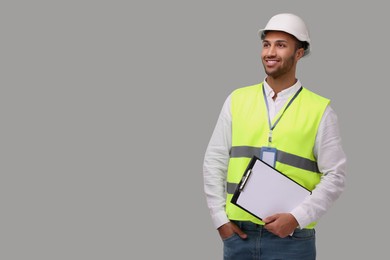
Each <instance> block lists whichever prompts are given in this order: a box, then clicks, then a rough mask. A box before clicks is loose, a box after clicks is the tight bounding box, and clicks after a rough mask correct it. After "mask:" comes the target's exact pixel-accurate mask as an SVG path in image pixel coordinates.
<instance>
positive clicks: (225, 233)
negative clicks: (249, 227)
mask: <svg viewBox="0 0 390 260" xmlns="http://www.w3.org/2000/svg"><path fill="white" fill-rule="evenodd" d="M218 232H219V236H220V237H221V239H222V240H224V239H226V238H228V237H231V236H232V235H233V234H234V233H236V234H237V235H239V236H240V237H241V238H242V239H246V238H247V235H246V234H245V233H244V232H243V231H242V230H241V229H240V228H239V227H237V225H236V224H234V223H232V222H228V223H226V224H223V225H222V226H220V227H219V228H218Z"/></svg>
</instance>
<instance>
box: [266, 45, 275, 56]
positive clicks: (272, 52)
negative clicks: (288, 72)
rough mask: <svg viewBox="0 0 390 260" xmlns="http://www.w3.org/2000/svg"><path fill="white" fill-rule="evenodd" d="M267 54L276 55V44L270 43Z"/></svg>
mask: <svg viewBox="0 0 390 260" xmlns="http://www.w3.org/2000/svg"><path fill="white" fill-rule="evenodd" d="M266 54H267V56H271V57H273V56H275V55H276V48H275V46H274V45H270V46H269V47H268V48H267V51H266Z"/></svg>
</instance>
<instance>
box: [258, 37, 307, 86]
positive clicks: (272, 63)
mask: <svg viewBox="0 0 390 260" xmlns="http://www.w3.org/2000/svg"><path fill="white" fill-rule="evenodd" d="M296 43H297V42H296V39H295V38H294V37H293V36H291V35H290V34H288V33H285V32H280V31H269V32H267V34H266V35H265V37H264V40H263V48H262V51H261V59H262V62H263V66H264V70H265V73H266V74H267V75H268V76H270V77H273V78H275V79H276V78H279V77H281V76H286V75H290V76H292V77H295V66H296V63H297V61H298V60H299V59H300V58H301V57H302V55H303V49H299V51H297V50H296ZM301 52H302V54H300V53H301Z"/></svg>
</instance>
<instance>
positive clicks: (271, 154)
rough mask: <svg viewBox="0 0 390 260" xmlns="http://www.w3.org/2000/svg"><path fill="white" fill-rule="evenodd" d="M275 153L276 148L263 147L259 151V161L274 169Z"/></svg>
mask: <svg viewBox="0 0 390 260" xmlns="http://www.w3.org/2000/svg"><path fill="white" fill-rule="evenodd" d="M276 152H277V150H276V148H273V147H266V146H263V147H261V150H260V159H261V160H262V161H264V162H265V163H267V164H269V165H271V166H272V167H275V162H276Z"/></svg>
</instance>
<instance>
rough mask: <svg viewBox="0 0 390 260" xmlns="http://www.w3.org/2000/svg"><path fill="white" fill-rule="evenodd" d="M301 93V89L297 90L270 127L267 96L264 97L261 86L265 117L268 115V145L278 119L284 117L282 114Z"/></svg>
mask: <svg viewBox="0 0 390 260" xmlns="http://www.w3.org/2000/svg"><path fill="white" fill-rule="evenodd" d="M301 91H302V87H300V88H299V89H298V91H297V92H296V93H295V94H294V96H293V97H292V98H291V99H290V101H289V102H288V103H287V106H286V107H285V108H284V110H283V112H282V114H281V115H280V116H279V118H278V119H277V120H276V121H275V123H274V124H273V125H272V124H271V118H270V116H269V106H268V100H267V96H266V95H265V88H264V84H263V96H264V101H265V105H266V106H267V115H268V126H269V134H268V145H270V144H271V142H272V131H273V130H274V129H275V127H276V125H277V124H278V123H279V121H280V119H281V118H282V116H283V115H284V112H286V110H287V108H288V107H289V106H290V105H291V103H292V102H293V101H294V99H295V98H296V97H297V96H298V94H299V93H300V92H301Z"/></svg>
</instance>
